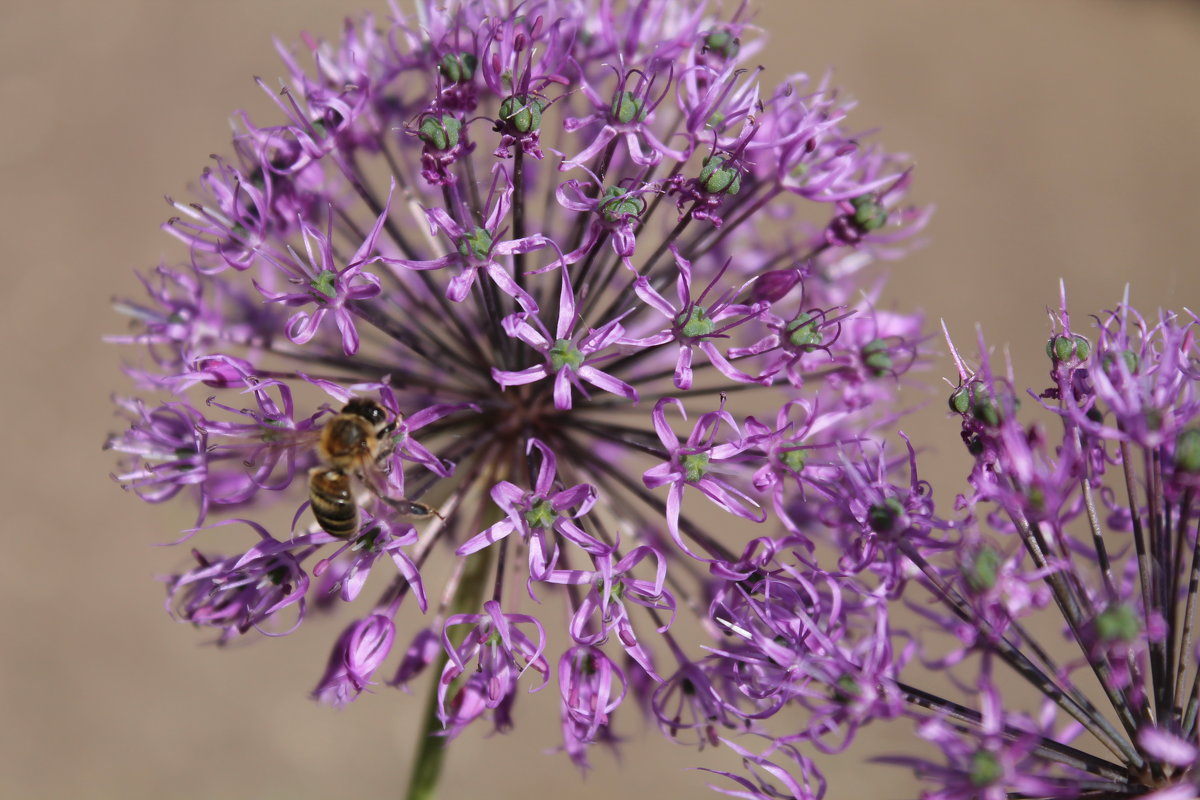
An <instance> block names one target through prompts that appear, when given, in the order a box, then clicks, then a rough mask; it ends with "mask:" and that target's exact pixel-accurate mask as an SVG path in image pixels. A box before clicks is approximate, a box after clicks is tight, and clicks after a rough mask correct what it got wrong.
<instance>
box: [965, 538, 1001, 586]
mask: <svg viewBox="0 0 1200 800" xmlns="http://www.w3.org/2000/svg"><path fill="white" fill-rule="evenodd" d="M1003 563H1004V560H1003V559H1002V558H1001V556H1000V554H999V553H997V552H996V551H995V550H993V549H991V548H990V547H985V548H983V549H982V550H980V551H979V552H978V553H976V554H975V555H974V557H973V558H972V559H971V560H970V561H968V562H967V563H965V564H963V565H962V574H963V580H965V581H966V584H967V588H968V589H970V590H971V591H972V592H974V593H975V594H983V593H984V592H988V591H991V590H992V589H994V588H995V586H996V580H997V579H998V578H999V576H1000V566H1001V565H1002V564H1003Z"/></svg>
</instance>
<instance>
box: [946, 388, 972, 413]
mask: <svg viewBox="0 0 1200 800" xmlns="http://www.w3.org/2000/svg"><path fill="white" fill-rule="evenodd" d="M950 410H951V411H953V412H954V413H955V414H965V413H967V412H968V411H970V410H971V390H970V388H969V387H967V386H959V387H958V388H956V389H955V390H954V391H953V392H951V393H950Z"/></svg>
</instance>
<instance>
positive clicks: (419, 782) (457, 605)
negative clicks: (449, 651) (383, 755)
mask: <svg viewBox="0 0 1200 800" xmlns="http://www.w3.org/2000/svg"><path fill="white" fill-rule="evenodd" d="M493 510H494V511H495V512H496V513H497V514H499V513H500V512H499V509H493ZM491 561H492V556H491V548H487V549H485V550H480V551H479V552H478V553H475V554H473V555H470V556H467V563H466V567H465V568H464V569H463V571H462V577H461V579H460V581H459V584H458V588H457V589H456V590H455V592H454V599H453V600H452V601H451V603H450V613H451V614H473V613H477V612H478V611H479V609H480V607H481V606H482V604H483V589H484V587H485V586H487V583H488V580H487V577H488V572H489V571H490V570H491ZM466 633H467V632H466V630H462V631H461V632H459V631H451V632H450V641H451V643H452V644H453V645H455V646H457V645H458V644H459V643H460V641H461V640H462V637H463V636H465V635H466ZM448 658H449V657H448V656H447V655H446V651H445V650H442V652H441V653H439V654H438V658H437V660H436V661H434V663H433V664H432V665H431V666H432V668H433V674H434V676H435V678H434V683H433V685H432V686H431V687H430V691H429V697H428V698H427V699H426V701H425V713H424V715H422V722H421V733H420V738H419V739H418V740H417V751H416V753H415V754H414V756H413V770H412V777H411V778H409V781H408V792H407V793H406V794H405V795H404V796H405V798H407V800H435V798H436V797H437V796H438V793H437V790H438V780H439V779H440V778H441V777H442V765H443V764H444V763H445V761H446V745H447V744H448V743H449V739H447V738H446V737H445V736H439V735H438V734H439V733H440V732H441V730H442V721H441V719H440V718H439V717H438V700H437V697H438V692H437V682H438V681H440V680H441V675H442V670H443V668H444V667H445V666H446V661H447V659H448ZM455 683H456V685H454V686H451V687H450V689H449V691H448V692H447V694H449V695H450V696H453V695H454V693H455V691H456V690H457V689H458V685H457V684H458V682H457V681H456V682H455Z"/></svg>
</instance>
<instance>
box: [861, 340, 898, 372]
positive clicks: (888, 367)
mask: <svg viewBox="0 0 1200 800" xmlns="http://www.w3.org/2000/svg"><path fill="white" fill-rule="evenodd" d="M862 360H863V364H864V365H866V367H867V369H869V370H871V374H872V375H874V376H875V377H877V378H878V377H881V376H883V375H887V374H888V373H890V372H891V371H892V367H893V366H895V362H894V361H892V356H891V354H889V353H888V343H887V342H885V341H884V340H883V339H872V340H871V341H869V342H867V343H866V344H864V345H863V348H862Z"/></svg>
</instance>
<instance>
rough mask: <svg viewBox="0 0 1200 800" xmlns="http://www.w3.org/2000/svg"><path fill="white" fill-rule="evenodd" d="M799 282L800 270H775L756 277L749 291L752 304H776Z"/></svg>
mask: <svg viewBox="0 0 1200 800" xmlns="http://www.w3.org/2000/svg"><path fill="white" fill-rule="evenodd" d="M799 282H800V270H799V269H796V268H793V269H776V270H771V271H770V272H764V273H763V274H762V275H759V276H758V280H756V281H755V282H754V286H753V288H752V289H751V290H750V301H751V302H753V303H778V302H779V301H780V300H782V299H783V298H785V297H787V295H788V292H790V291H792V289H794V288H796V284H798V283H799Z"/></svg>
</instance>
